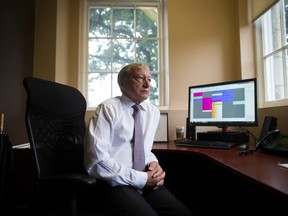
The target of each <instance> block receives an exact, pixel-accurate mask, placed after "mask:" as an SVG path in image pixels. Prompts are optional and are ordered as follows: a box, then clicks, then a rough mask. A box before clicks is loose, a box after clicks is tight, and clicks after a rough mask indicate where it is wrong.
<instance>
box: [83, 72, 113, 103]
mask: <svg viewBox="0 0 288 216" xmlns="http://www.w3.org/2000/svg"><path fill="white" fill-rule="evenodd" d="M110 97H111V74H104V73H91V74H89V75H88V106H89V107H95V106H97V105H98V104H99V103H101V102H102V101H104V100H105V99H107V98H110Z"/></svg>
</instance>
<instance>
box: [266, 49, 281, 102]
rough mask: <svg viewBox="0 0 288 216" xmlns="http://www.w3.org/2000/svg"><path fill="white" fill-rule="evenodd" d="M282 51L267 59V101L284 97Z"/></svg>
mask: <svg viewBox="0 0 288 216" xmlns="http://www.w3.org/2000/svg"><path fill="white" fill-rule="evenodd" d="M282 62H283V59H282V52H278V53H277V54H275V55H273V56H270V57H268V58H267V59H266V60H265V89H266V92H265V93H266V101H273V100H280V99H284V98H285V95H284V76H283V63H282Z"/></svg>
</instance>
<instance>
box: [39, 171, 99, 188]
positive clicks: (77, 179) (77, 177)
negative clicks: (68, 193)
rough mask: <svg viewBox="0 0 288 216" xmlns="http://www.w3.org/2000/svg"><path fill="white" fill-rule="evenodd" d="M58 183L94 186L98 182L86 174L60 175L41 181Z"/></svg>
mask: <svg viewBox="0 0 288 216" xmlns="http://www.w3.org/2000/svg"><path fill="white" fill-rule="evenodd" d="M55 180H56V181H57V182H61V181H63V183H70V184H75V185H83V186H84V185H87V186H88V185H93V184H96V182H97V180H96V178H95V177H93V176H90V175H85V174H77V173H67V174H59V175H53V176H47V177H41V178H40V181H55Z"/></svg>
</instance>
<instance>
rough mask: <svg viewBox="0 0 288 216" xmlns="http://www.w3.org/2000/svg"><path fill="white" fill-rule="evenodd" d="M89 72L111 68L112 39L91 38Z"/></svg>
mask: <svg viewBox="0 0 288 216" xmlns="http://www.w3.org/2000/svg"><path fill="white" fill-rule="evenodd" d="M88 47H89V48H88V50H89V59H88V70H89V72H95V71H98V72H99V71H107V70H109V71H110V70H111V54H110V53H111V40H108V39H90V40H89V44H88Z"/></svg>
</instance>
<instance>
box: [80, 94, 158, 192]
mask: <svg viewBox="0 0 288 216" xmlns="http://www.w3.org/2000/svg"><path fill="white" fill-rule="evenodd" d="M134 104H135V103H133V102H132V101H131V100H130V99H128V98H127V97H126V96H124V95H122V96H121V97H114V98H111V99H108V100H106V101H104V102H103V103H102V104H100V105H99V106H98V107H97V108H96V111H95V113H94V115H93V116H92V117H91V119H90V120H89V124H88V127H87V130H86V136H85V140H84V166H85V168H86V170H87V172H88V173H89V174H90V175H93V176H95V177H96V178H99V179H102V180H105V181H106V182H108V183H109V184H110V185H112V186H116V185H131V186H133V187H135V188H137V189H142V188H143V187H144V186H145V184H146V181H147V178H148V176H147V173H146V172H141V171H137V170H134V169H133V168H132V167H133V142H132V138H133V131H134V119H133V108H132V106H133V105H134ZM140 105H141V120H142V121H143V122H142V125H143V133H144V151H145V164H146V165H148V164H149V163H150V162H152V161H158V160H157V158H156V156H155V155H154V154H153V153H152V152H151V150H152V145H153V141H154V136H155V133H156V130H157V127H158V123H159V118H160V111H159V110H158V109H157V108H156V107H155V106H154V105H152V104H150V103H149V102H147V101H144V102H143V103H141V104H140Z"/></svg>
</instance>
